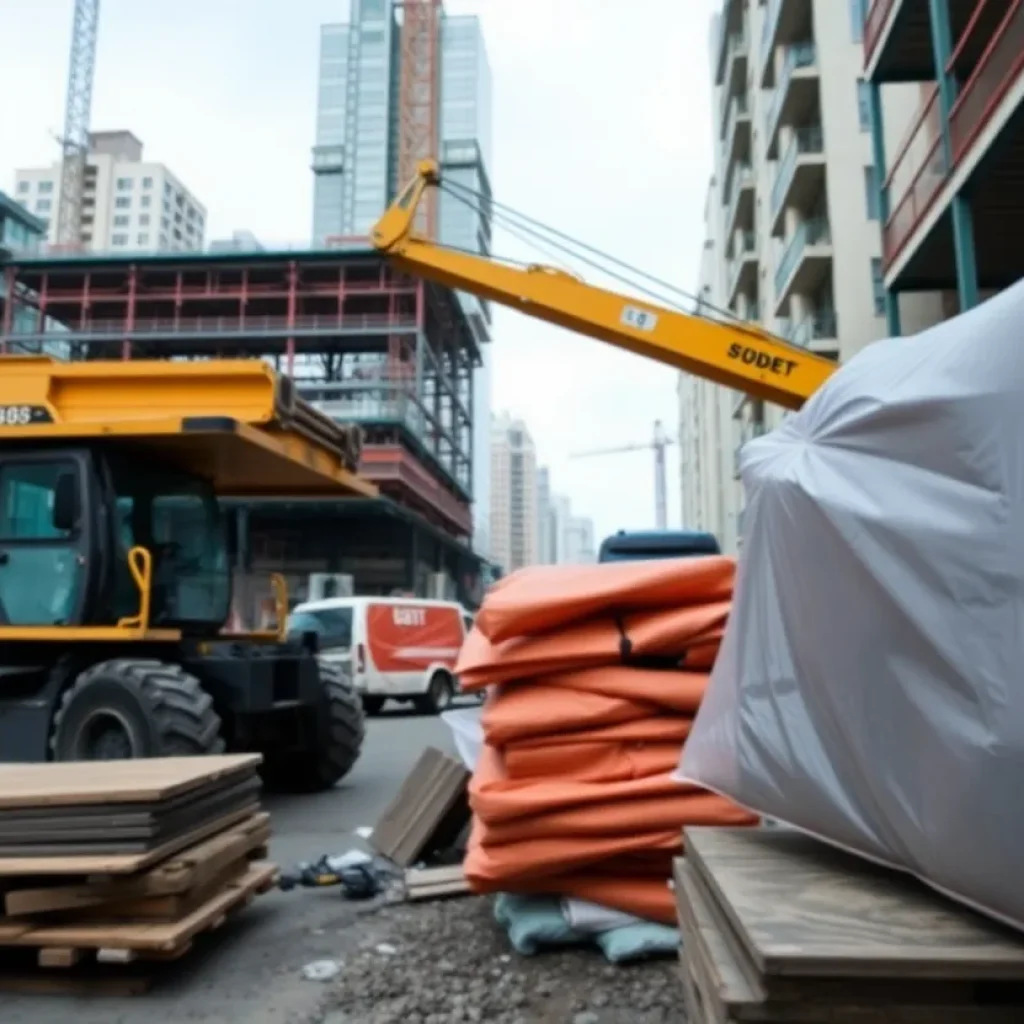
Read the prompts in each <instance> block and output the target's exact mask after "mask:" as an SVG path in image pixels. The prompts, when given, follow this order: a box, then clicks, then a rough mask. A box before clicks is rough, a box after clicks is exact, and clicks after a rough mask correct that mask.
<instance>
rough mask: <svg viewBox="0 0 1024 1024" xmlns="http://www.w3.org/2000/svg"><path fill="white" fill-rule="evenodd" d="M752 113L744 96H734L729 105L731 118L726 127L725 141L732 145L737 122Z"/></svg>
mask: <svg viewBox="0 0 1024 1024" xmlns="http://www.w3.org/2000/svg"><path fill="white" fill-rule="evenodd" d="M749 113H750V104H749V102H748V101H747V97H746V96H744V95H740V96H733V98H732V101H731V102H730V103H729V118H728V120H727V121H726V126H725V136H724V138H725V141H726V144H727V145H731V143H732V138H733V135H734V134H735V133H736V122H737V121H738V120H739V118H740V117H746V116H747V115H748V114H749Z"/></svg>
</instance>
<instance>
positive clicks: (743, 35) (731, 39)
mask: <svg viewBox="0 0 1024 1024" xmlns="http://www.w3.org/2000/svg"><path fill="white" fill-rule="evenodd" d="M746 52H747V29H746V25H744V26H743V28H742V29H741V30H740V31H739V32H732V33H730V34H729V35H728V36H727V37H726V40H725V52H724V53H723V54H722V65H721V66H722V68H723V70H724V72H725V74H724V77H723V78H722V81H724V82H728V79H729V69H730V68H731V67H732V62H733V61H734V60H735V59H736V58H737V57H739V56H741V55H742V54H745V53H746ZM729 95H730V94H729V90H728V88H726V90H725V92H724V93H723V96H724V97H725V98H726V99H728V97H729ZM728 113H729V108H728V105H727V104H725V105H723V108H722V117H721V128H720V130H721V135H722V138H725V132H726V119H727V116H728Z"/></svg>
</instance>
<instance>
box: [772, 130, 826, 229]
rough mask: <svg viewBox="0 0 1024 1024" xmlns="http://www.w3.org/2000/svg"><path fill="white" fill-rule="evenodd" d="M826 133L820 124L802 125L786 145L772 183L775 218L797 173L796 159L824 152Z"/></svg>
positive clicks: (773, 215) (773, 214) (773, 217)
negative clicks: (804, 155)
mask: <svg viewBox="0 0 1024 1024" xmlns="http://www.w3.org/2000/svg"><path fill="white" fill-rule="evenodd" d="M824 152H825V133H824V131H823V130H822V127H821V125H820V124H806V125H801V126H800V127H799V128H798V129H797V130H796V131H795V132H794V133H793V138H792V141H791V142H790V144H789V145H788V146H787V147H786V153H785V155H784V156H783V158H782V160H780V161H779V169H778V171H777V173H776V175H775V182H774V184H773V185H772V197H771V214H772V220H774V219H775V218H776V217H777V216H778V213H779V210H780V209H781V208H782V204H783V202H784V200H785V198H786V194H787V193H788V192H789V186H790V184H791V183H792V181H793V175H794V174H795V173H796V161H797V158H798V157H799V156H801V155H802V154H805V153H824Z"/></svg>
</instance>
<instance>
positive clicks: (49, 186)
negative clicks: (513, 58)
mask: <svg viewBox="0 0 1024 1024" xmlns="http://www.w3.org/2000/svg"><path fill="white" fill-rule="evenodd" d="M51 192H53V182H52V181H41V182H39V194H40V195H41V196H48V195H49V194H50V193H51Z"/></svg>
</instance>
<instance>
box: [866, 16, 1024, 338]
mask: <svg viewBox="0 0 1024 1024" xmlns="http://www.w3.org/2000/svg"><path fill="white" fill-rule="evenodd" d="M863 42H864V58H865V70H864V76H865V79H866V80H867V83H868V86H867V90H868V95H869V102H870V104H871V108H872V110H873V111H874V118H875V123H876V126H878V127H880V129H881V130H880V131H877V132H876V137H875V150H874V152H875V163H876V164H877V165H878V166H879V167H883V168H884V172H883V174H882V176H881V177H882V184H883V188H882V190H881V194H880V212H881V217H882V249H881V261H882V283H883V286H884V297H885V306H886V313H887V316H888V318H889V330H890V331H891V333H893V334H901V333H902V334H907V333H911V332H912V331H913V330H914V327H915V325H914V323H913V322H912V321H908V317H907V307H908V304H909V303H910V302H912V301H914V300H917V301H920V298H921V296H922V295H926V294H928V293H932V294H934V293H935V292H936V291H938V292H939V293H940V294H941V300H942V313H943V314H944V315H947V316H948V315H953V314H955V313H956V312H958V311H960V310H964V309H969V308H971V307H972V306H974V305H976V304H977V303H978V302H979V301H981V300H982V299H984V298H986V297H987V296H988V295H990V294H992V293H994V292H996V291H999V290H1000V289H1002V288H1005V287H1007V286H1008V285H1010V284H1013V283H1014V282H1015V281H1017V280H1019V278H1020V277H1021V276H1022V274H1024V250H1022V248H1021V245H1020V241H1019V240H1020V237H1021V232H1022V230H1024V188H1022V184H1024V4H1022V3H1020V2H1019V0H1015V2H1007V0H1004V2H1000V3H992V2H986V0H874V2H873V3H871V4H870V6H869V9H868V11H867V18H866V22H865V25H864V40H863ZM907 82H912V83H915V86H916V88H918V90H919V91H920V102H919V106H918V109H917V111H915V114H914V116H913V117H912V118H911V120H910V125H909V127H908V128H907V130H906V131H904V132H902V133H901V136H897V138H898V142H897V143H894V140H893V136H892V132H891V131H890V123H889V122H890V109H889V102H888V100H889V96H890V95H891V94H892V93H893V91H895V90H898V89H900V88H906V86H905V85H904V84H903V83H907Z"/></svg>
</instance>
